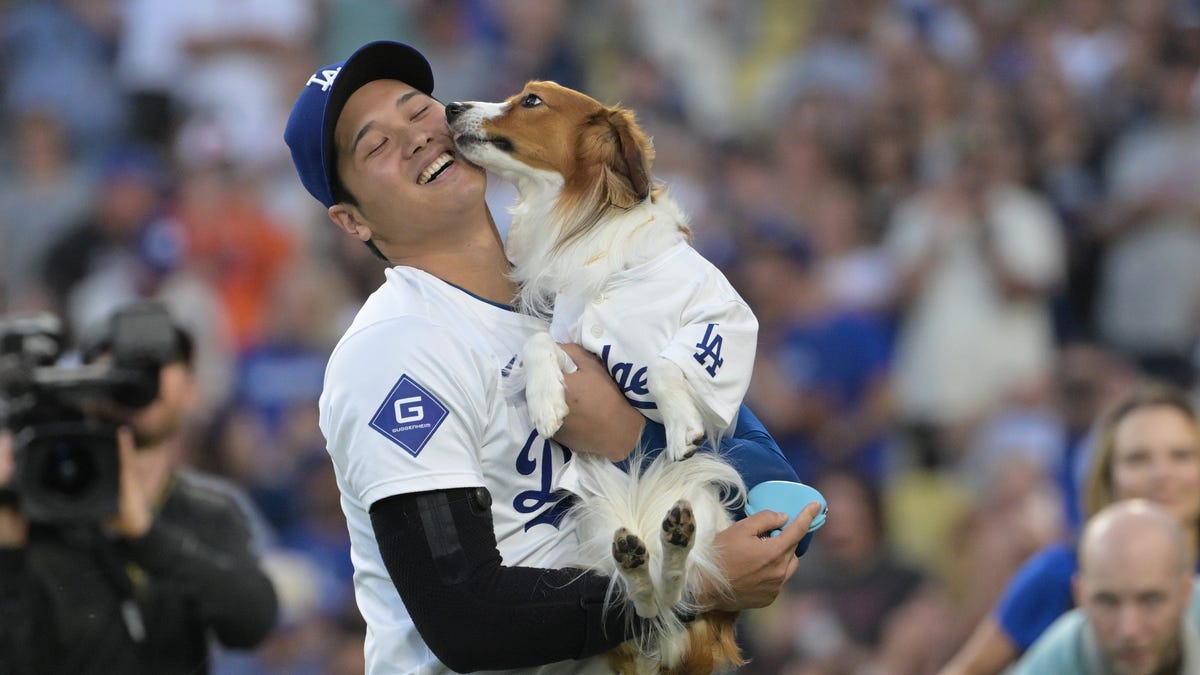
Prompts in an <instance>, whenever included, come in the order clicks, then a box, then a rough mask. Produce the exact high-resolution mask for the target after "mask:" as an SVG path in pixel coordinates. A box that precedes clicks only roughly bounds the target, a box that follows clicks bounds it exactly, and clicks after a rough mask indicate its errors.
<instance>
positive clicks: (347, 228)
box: [329, 204, 371, 241]
mask: <svg viewBox="0 0 1200 675" xmlns="http://www.w3.org/2000/svg"><path fill="white" fill-rule="evenodd" d="M329 219H330V220H332V221H333V224H334V225H337V226H338V229H340V230H341V231H343V232H345V233H346V234H348V235H350V236H352V237H355V238H356V239H358V240H359V241H367V240H368V239H370V238H371V228H370V227H367V225H366V223H365V222H364V221H363V218H362V214H360V213H359V212H358V207H356V206H353V205H351V204H334V205H333V206H331V207H329Z"/></svg>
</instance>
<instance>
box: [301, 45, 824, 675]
mask: <svg viewBox="0 0 1200 675" xmlns="http://www.w3.org/2000/svg"><path fill="white" fill-rule="evenodd" d="M432 93H433V74H432V72H431V71H430V67H429V64H428V63H427V62H426V60H425V58H424V57H423V56H422V55H421V54H420V53H418V52H417V51H416V50H414V49H412V48H411V47H408V46H407V45H403V44H399V43H395V42H376V43H371V44H368V45H366V46H364V47H362V48H361V49H359V50H358V51H357V52H355V53H354V54H353V55H352V56H351V57H350V58H349V59H347V60H346V61H345V62H343V63H341V64H334V65H332V66H327V67H325V68H322V69H321V70H318V71H317V72H316V73H315V74H314V75H313V76H312V78H310V79H309V81H308V83H307V84H306V85H305V87H304V89H303V90H302V92H301V94H300V96H299V98H298V99H297V101H296V104H295V107H294V108H293V110H292V115H291V118H290V119H289V121H288V128H287V132H286V134H285V137H286V140H287V142H288V145H289V146H290V148H291V150H292V158H293V161H294V162H295V164H296V168H297V171H298V172H299V174H300V177H301V181H302V182H303V183H304V186H305V187H306V188H307V189H308V191H309V192H310V193H311V194H312V195H313V196H314V197H316V199H317V200H318V201H320V202H321V203H322V204H323V205H324V206H325V207H326V208H328V212H329V217H330V219H331V220H332V221H333V222H334V223H335V224H336V225H337V226H338V228H339V229H341V230H342V231H343V232H345V233H347V234H349V235H351V236H353V237H356V238H358V239H360V240H362V241H363V242H366V243H367V244H368V246H371V247H372V248H373V250H375V251H376V252H377V254H379V255H380V257H382V258H384V259H386V260H387V261H389V262H390V263H391V264H392V265H394V266H393V267H391V268H389V269H388V270H387V271H386V273H385V277H386V279H385V281H384V283H383V285H382V286H381V287H380V289H379V290H378V291H376V292H375V293H374V294H373V295H372V296H371V297H370V298H368V300H367V301H366V303H365V304H364V306H363V308H362V309H361V311H360V312H359V314H358V316H357V317H356V319H355V321H354V322H353V324H352V325H351V327H350V328H349V329H348V330H347V332H346V334H345V335H344V336H343V338H342V340H341V341H340V342H339V344H338V346H337V347H336V348H335V349H334V351H333V354H332V355H331V357H330V360H329V365H328V369H327V372H326V377H325V389H324V391H323V393H322V396H321V402H320V408H321V410H320V414H321V428H322V431H323V432H324V433H325V436H326V439H327V441H328V450H329V453H330V456H331V458H332V459H333V462H334V467H335V470H336V475H337V480H338V486H339V488H340V490H341V493H342V507H343V510H344V511H345V513H346V518H347V521H348V524H349V528H350V535H351V542H352V555H353V558H354V564H355V577H354V579H355V591H356V595H357V599H358V604H359V609H360V610H361V611H362V614H363V616H364V618H365V619H366V621H367V625H368V632H367V640H366V647H365V648H366V660H367V672H368V673H385V672H386V673H412V672H420V673H444V672H448V671H449V670H454V671H456V672H467V671H476V670H503V669H518V668H519V669H530V670H529V671H527V672H534V671H536V672H538V673H567V672H579V673H601V672H609V669H608V668H607V667H606V665H605V662H604V660H603V659H596V658H591V657H593V656H595V655H597V654H600V653H602V652H604V651H606V650H608V649H610V648H611V647H613V646H615V645H617V644H619V643H620V642H622V641H624V640H625V639H627V638H629V637H630V636H631V635H633V634H634V632H633V631H634V630H636V628H637V625H636V622H633V621H630V620H628V619H627V617H626V615H625V613H624V612H622V611H616V610H614V611H611V612H606V611H605V605H604V598H605V595H606V591H607V588H608V583H609V580H608V579H606V578H603V577H599V576H597V575H594V574H590V573H584V572H582V571H581V570H578V569H559V568H563V567H564V566H565V565H567V564H569V563H571V562H576V561H573V560H572V556H573V553H574V551H575V544H576V541H577V540H576V535H575V533H574V530H573V528H574V524H573V522H572V521H571V520H570V519H566V520H564V519H562V517H561V516H562V514H563V511H564V504H563V502H562V501H560V495H559V494H558V493H557V488H558V479H559V476H560V474H561V472H562V469H563V468H564V465H565V463H566V462H567V461H569V457H570V455H571V451H570V450H568V449H567V448H571V449H574V450H575V451H586V452H592V453H595V454H600V455H602V456H605V457H608V458H610V459H613V460H620V459H624V458H625V457H626V456H627V455H628V454H629V453H630V452H631V451H632V450H633V448H634V447H635V446H636V445H637V444H638V443H639V438H640V435H641V434H642V432H643V429H644V428H645V429H647V430H648V431H650V432H653V431H654V430H653V429H652V428H651V427H652V425H647V424H646V422H645V419H644V418H643V417H642V415H641V414H640V413H638V412H637V411H636V410H635V409H633V408H632V407H631V406H630V405H629V404H628V403H627V402H626V401H625V400H624V398H623V397H622V396H621V395H620V393H619V392H618V390H617V388H616V386H615V385H614V384H613V382H612V380H611V378H609V377H608V374H607V373H606V372H605V370H604V368H603V367H602V366H601V365H600V364H599V362H598V361H597V360H596V359H594V358H589V357H588V356H587V354H586V353H585V352H583V351H582V350H581V349H580V348H578V347H576V346H573V345H569V346H568V351H569V353H570V354H571V356H572V358H573V359H574V360H575V361H576V363H578V364H579V369H578V370H577V371H576V372H575V373H572V374H569V375H567V376H566V378H567V387H568V403H569V404H570V408H571V413H570V415H568V417H567V419H566V422H565V423H564V426H563V429H562V430H561V431H560V432H559V433H558V435H557V436H556V437H555V439H554V440H555V441H557V443H555V442H551V440H549V439H543V438H541V437H540V436H538V435H537V433H536V431H535V430H534V427H533V424H532V423H531V422H530V420H529V416H528V414H527V411H526V408H525V402H524V396H523V394H522V393H521V392H514V391H512V390H513V387H511V386H508V382H507V378H508V376H509V374H510V372H511V370H512V368H513V367H514V364H515V363H516V354H517V353H518V351H519V349H520V347H521V345H522V344H523V343H524V341H525V339H526V338H527V337H528V336H529V335H530V334H531V333H532V332H533V331H536V330H541V329H544V324H543V323H542V322H540V321H539V320H537V319H534V318H531V317H529V316H525V315H521V314H519V313H517V312H515V311H514V310H513V309H512V308H511V307H510V306H509V305H508V303H510V302H511V301H512V299H513V298H514V297H515V288H514V286H513V284H512V282H511V281H510V280H509V278H508V276H507V273H508V271H509V265H508V261H507V259H506V257H505V255H504V249H503V246H502V242H501V239H500V236H499V233H498V232H497V230H496V226H495V224H494V221H493V220H492V217H491V214H490V213H489V212H488V209H487V206H486V204H485V203H484V188H485V184H486V175H485V173H484V172H483V171H482V170H481V169H479V168H478V167H475V166H473V165H471V164H468V163H467V162H466V161H464V160H462V159H461V158H459V157H458V155H457V153H456V152H455V149H454V144H453V142H452V141H451V138H450V136H449V132H448V129H447V127H446V121H445V115H444V107H443V105H442V104H441V103H440V102H438V101H437V100H435V99H434V98H433V97H432ZM742 417H743V418H745V420H746V421H745V422H743V423H742V425H741V426H742V428H741V429H740V431H741V433H740V434H737V435H738V436H739V437H740V440H739V442H741V443H743V444H744V446H745V447H746V448H748V450H746V451H744V452H750V453H752V452H753V447H759V448H768V447H769V446H770V447H773V442H771V441H770V438H769V436H767V435H766V434H765V432H764V431H762V429H761V427H760V426H759V427H756V426H755V424H756V420H754V419H753V415H751V414H750V413H749V411H747V410H743V415H742ZM658 429H659V430H660V431H661V427H658ZM756 436H757V437H758V438H755V437H756ZM752 446H753V447H752ZM658 447H661V445H660V446H658ZM773 458H777V463H784V462H783V460H782V456H781V455H779V454H778V452H777V448H775V449H774V451H767V452H764V453H763V456H762V461H761V462H758V464H759V465H760V466H763V467H766V466H770V465H772V463H773V462H776V460H775V459H773ZM749 464H750V463H747V465H749ZM784 464H785V463H784ZM789 471H790V470H789ZM791 479H792V480H794V479H795V478H794V473H793V474H792V475H791ZM749 482H754V481H753V480H750V481H749ZM816 513H817V505H815V504H813V505H809V507H808V508H807V509H806V510H805V511H804V512H803V513H802V514H801V515H800V517H798V518H797V519H796V520H795V522H794V523H793V524H792V525H791V526H789V527H787V528H786V529H784V531H783V533H782V535H781V536H778V537H775V538H760V537H759V534H760V533H764V532H767V531H769V530H771V529H774V528H777V527H780V526H782V525H783V524H784V523H785V522H786V515H785V514H779V513H771V512H760V513H758V514H755V516H752V517H750V518H747V519H745V520H743V521H741V522H740V523H737V524H735V525H734V526H732V527H731V528H729V529H727V530H725V531H724V532H722V533H721V534H720V535H718V537H719V543H720V545H721V546H722V550H723V552H724V554H723V558H722V569H723V571H724V572H725V573H726V576H727V577H729V578H730V579H731V581H732V583H733V587H734V595H733V597H728V598H718V597H713V598H705V599H702V600H703V601H705V602H708V603H709V604H711V605H713V606H717V607H721V608H725V609H741V608H745V607H754V606H763V605H766V604H769V603H770V602H771V601H772V600H773V599H774V598H775V595H776V594H777V593H778V592H779V589H780V587H781V585H782V583H783V581H784V580H786V578H787V577H789V576H790V575H791V574H792V573H793V572H794V570H795V568H796V559H795V556H794V555H793V550H794V549H795V547H796V544H797V543H798V542H799V541H800V539H801V538H802V537H803V536H804V534H805V531H806V529H807V527H808V525H809V523H810V522H811V521H812V519H813V518H814V517H815V515H816Z"/></svg>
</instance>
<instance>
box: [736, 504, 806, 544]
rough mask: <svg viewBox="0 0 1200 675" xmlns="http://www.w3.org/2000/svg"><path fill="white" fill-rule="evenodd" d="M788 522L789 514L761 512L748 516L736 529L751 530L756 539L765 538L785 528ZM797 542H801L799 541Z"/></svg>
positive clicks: (738, 523)
mask: <svg viewBox="0 0 1200 675" xmlns="http://www.w3.org/2000/svg"><path fill="white" fill-rule="evenodd" d="M786 522H787V514H786V513H779V512H778V511H759V512H758V513H755V514H754V515H752V516H747V517H746V518H745V519H743V520H741V521H739V522H737V523H735V524H734V525H735V527H741V528H743V529H746V530H749V531H750V532H751V533H752V534H754V536H756V537H765V536H768V535H770V534H771V532H772V531H774V530H778V529H779V528H780V527H783V524H784V523H786ZM796 541H799V539H797V540H796Z"/></svg>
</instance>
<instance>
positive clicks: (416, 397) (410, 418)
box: [371, 375, 449, 457]
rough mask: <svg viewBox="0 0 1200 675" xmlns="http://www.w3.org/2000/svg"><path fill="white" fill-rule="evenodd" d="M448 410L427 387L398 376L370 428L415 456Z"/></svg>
mask: <svg viewBox="0 0 1200 675" xmlns="http://www.w3.org/2000/svg"><path fill="white" fill-rule="evenodd" d="M448 412H449V411H447V410H446V406H444V405H442V402H441V401H439V400H437V397H435V396H434V395H433V394H431V393H429V390H428V389H426V388H425V387H422V386H421V385H419V384H417V383H416V382H415V381H414V380H413V379H412V378H411V377H409V376H408V375H403V376H401V378H400V380H399V381H398V382H396V386H394V387H392V390H391V392H389V393H388V395H387V398H385V399H384V400H383V404H382V405H380V406H379V409H378V410H376V411H375V416H374V417H372V418H371V428H372V429H374V430H375V431H378V432H379V433H381V434H383V435H384V436H386V437H387V438H388V440H390V441H392V442H393V443H395V444H396V445H399V446H400V447H401V448H404V450H405V452H407V453H408V454H410V455H412V456H413V457H416V456H417V455H419V454H421V450H422V449H423V448H424V447H425V444H426V443H428V442H429V439H430V438H433V434H434V432H435V431H437V430H438V427H440V426H441V425H442V422H443V421H444V420H445V419H446V415H447V414H448Z"/></svg>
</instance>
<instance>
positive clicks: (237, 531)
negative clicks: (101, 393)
mask: <svg viewBox="0 0 1200 675" xmlns="http://www.w3.org/2000/svg"><path fill="white" fill-rule="evenodd" d="M107 349H108V348H107V346H106V345H105V344H104V341H103V340H102V341H101V343H100V344H99V348H98V353H103V352H104V351H107ZM101 358H103V356H101ZM195 397H196V391H195V383H194V379H193V374H192V341H191V338H190V336H189V335H188V334H187V333H185V332H184V331H183V330H182V329H177V330H176V333H175V345H174V349H173V351H172V353H171V355H170V357H169V358H168V359H167V362H166V363H164V364H162V365H161V368H160V370H159V390H158V395H157V398H156V399H155V400H154V401H152V402H151V403H150V404H149V405H147V406H146V407H144V408H141V409H139V410H137V411H136V412H134V413H133V414H132V416H131V417H130V419H129V424H128V426H127V427H122V428H121V429H120V430H119V432H118V434H117V439H116V440H117V446H118V451H119V457H120V478H119V493H118V512H117V515H116V516H115V517H114V518H113V519H112V520H111V522H94V523H83V524H69V523H55V524H48V523H26V522H25V520H24V518H22V517H21V516H20V514H19V513H18V512H17V511H16V510H15V509H13V508H11V507H9V506H5V505H0V672H3V673H14V674H19V675H24V674H25V673H128V674H130V675H137V674H139V673H146V674H148V675H149V674H151V673H153V674H154V675H160V674H171V673H180V674H183V673H188V674H194V673H203V672H208V661H209V659H208V646H209V638H210V637H215V638H216V639H217V641H219V642H220V643H221V644H222V645H223V646H225V647H228V648H232V649H248V648H251V647H254V646H256V645H257V644H259V643H260V642H261V641H262V640H263V639H264V638H265V637H266V636H267V634H268V632H269V631H270V630H271V628H272V627H273V626H274V624H275V618H276V613H277V609H278V607H277V600H276V596H275V589H274V587H273V585H272V583H271V581H270V579H269V578H268V577H267V576H266V574H265V573H264V571H263V570H262V569H261V567H260V566H259V561H258V559H257V557H256V555H255V553H254V552H253V550H252V544H251V534H250V529H249V525H248V523H247V520H246V517H245V515H244V511H243V509H242V508H241V507H240V506H239V505H238V503H237V500H238V498H239V496H240V495H238V494H237V493H235V492H233V488H232V487H230V486H227V485H225V484H223V483H218V482H216V481H215V479H213V478H209V477H203V476H200V475H198V474H195V473H193V472H189V471H185V470H183V469H180V468H178V467H176V466H175V464H174V460H175V459H176V457H177V456H178V453H179V451H180V447H179V446H180V444H181V442H182V438H183V430H184V425H185V422H186V421H187V416H188V413H189V411H190V410H191V409H192V407H193V404H194V401H195ZM12 453H13V449H12V435H11V434H9V433H8V432H0V486H2V485H5V484H7V483H8V482H9V480H10V478H11V476H12V469H13V462H12ZM98 520H99V519H98Z"/></svg>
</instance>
